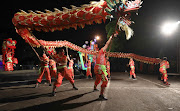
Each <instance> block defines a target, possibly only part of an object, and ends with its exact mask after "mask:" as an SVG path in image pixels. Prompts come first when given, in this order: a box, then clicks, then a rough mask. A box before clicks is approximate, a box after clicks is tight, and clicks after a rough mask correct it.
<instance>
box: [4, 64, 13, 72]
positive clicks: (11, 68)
mask: <svg viewBox="0 0 180 111" xmlns="http://www.w3.org/2000/svg"><path fill="white" fill-rule="evenodd" d="M13 70H14V68H13V63H12V62H6V64H5V71H13Z"/></svg>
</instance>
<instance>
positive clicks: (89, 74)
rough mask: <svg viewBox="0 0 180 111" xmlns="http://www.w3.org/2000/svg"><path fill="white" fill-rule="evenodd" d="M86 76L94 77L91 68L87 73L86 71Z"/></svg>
mask: <svg viewBox="0 0 180 111" xmlns="http://www.w3.org/2000/svg"><path fill="white" fill-rule="evenodd" d="M86 76H87V77H88V76H91V77H92V73H91V68H87V71H86Z"/></svg>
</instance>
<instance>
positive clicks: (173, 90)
mask: <svg viewBox="0 0 180 111" xmlns="http://www.w3.org/2000/svg"><path fill="white" fill-rule="evenodd" d="M138 78H141V79H143V80H145V81H147V82H150V83H153V84H156V85H159V86H161V87H163V88H162V89H169V91H171V92H175V93H177V94H180V90H176V89H177V88H176V89H175V88H169V87H166V86H163V85H161V84H159V83H156V82H153V81H150V80H148V79H144V78H142V77H139V76H138ZM179 97H180V95H179Z"/></svg>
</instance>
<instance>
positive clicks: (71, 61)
mask: <svg viewBox="0 0 180 111" xmlns="http://www.w3.org/2000/svg"><path fill="white" fill-rule="evenodd" d="M68 60H69V67H68V70H69V72H70V74H71V77H72V78H73V79H74V69H73V65H74V61H73V59H69V57H68Z"/></svg>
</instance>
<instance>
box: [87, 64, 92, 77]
mask: <svg viewBox="0 0 180 111" xmlns="http://www.w3.org/2000/svg"><path fill="white" fill-rule="evenodd" d="M88 76H91V78H92V73H91V61H90V60H88V65H87V70H86V77H87V78H88Z"/></svg>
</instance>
